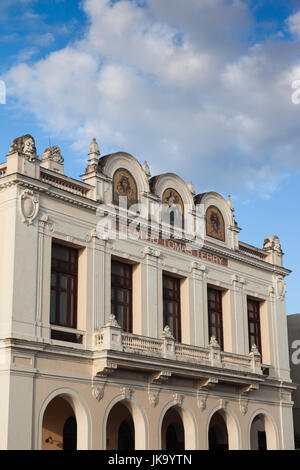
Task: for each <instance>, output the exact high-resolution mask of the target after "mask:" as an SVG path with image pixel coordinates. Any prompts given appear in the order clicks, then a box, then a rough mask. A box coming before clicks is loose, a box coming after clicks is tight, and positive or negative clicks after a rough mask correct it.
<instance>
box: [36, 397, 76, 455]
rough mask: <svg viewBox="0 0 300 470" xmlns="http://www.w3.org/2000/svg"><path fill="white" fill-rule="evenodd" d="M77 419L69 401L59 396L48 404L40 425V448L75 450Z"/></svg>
mask: <svg viewBox="0 0 300 470" xmlns="http://www.w3.org/2000/svg"><path fill="white" fill-rule="evenodd" d="M76 449H77V421H76V417H75V414H74V410H73V408H72V406H71V405H70V403H68V402H67V400H65V399H64V398H62V397H61V396H58V397H55V398H54V399H53V400H51V401H50V403H49V404H48V406H47V408H46V410H45V413H44V416H43V425H42V450H76Z"/></svg>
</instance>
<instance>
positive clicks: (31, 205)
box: [19, 189, 39, 225]
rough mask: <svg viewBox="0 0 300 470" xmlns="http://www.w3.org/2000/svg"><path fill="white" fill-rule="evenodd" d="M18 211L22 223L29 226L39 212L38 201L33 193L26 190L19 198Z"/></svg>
mask: <svg viewBox="0 0 300 470" xmlns="http://www.w3.org/2000/svg"><path fill="white" fill-rule="evenodd" d="M19 209H20V214H21V217H22V221H23V222H24V223H26V224H27V225H31V224H32V223H33V221H34V219H35V218H36V216H37V215H38V212H39V199H38V197H37V196H36V195H35V194H34V193H33V191H30V190H29V189H26V190H25V191H24V192H23V193H22V194H21V195H20V196H19Z"/></svg>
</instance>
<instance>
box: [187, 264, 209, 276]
mask: <svg viewBox="0 0 300 470" xmlns="http://www.w3.org/2000/svg"><path fill="white" fill-rule="evenodd" d="M191 269H192V272H195V273H196V272H197V273H198V274H200V275H202V276H204V275H205V274H206V273H207V267H206V266H204V265H203V264H200V263H198V262H197V261H192V263H191Z"/></svg>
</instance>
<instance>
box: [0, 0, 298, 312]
mask: <svg viewBox="0 0 300 470" xmlns="http://www.w3.org/2000/svg"><path fill="white" fill-rule="evenodd" d="M0 57H1V61H0V79H1V78H2V79H3V80H5V82H6V84H7V89H8V93H7V103H6V105H0V137H1V138H0V153H1V157H0V161H4V159H5V155H6V153H7V151H8V148H9V146H10V143H11V141H12V140H13V139H14V138H15V137H17V136H20V135H24V134H26V133H30V134H32V135H33V136H34V137H35V139H36V143H37V148H38V152H39V153H40V154H41V153H42V152H43V151H44V149H45V148H46V147H48V146H49V142H51V144H52V145H54V144H56V145H59V146H60V147H61V150H62V153H63V155H64V157H65V169H66V173H67V174H69V175H70V176H73V177H78V176H79V175H80V174H82V173H83V172H84V168H85V165H86V158H87V155H86V154H87V150H88V146H89V142H90V141H91V139H92V137H94V136H96V137H97V139H98V141H99V144H100V147H101V152H102V154H105V153H108V152H112V151H118V150H125V151H128V152H130V153H132V154H133V155H134V156H136V157H137V158H138V159H139V160H140V161H141V162H143V161H144V160H145V159H146V160H147V161H148V163H149V165H150V168H151V170H152V174H158V173H161V172H164V171H169V170H171V171H174V172H176V173H178V174H179V175H181V176H182V177H183V178H184V179H185V180H186V181H188V180H189V179H192V181H193V184H194V186H195V188H196V190H197V192H199V193H200V192H204V191H207V190H215V191H218V192H220V193H221V194H223V195H224V196H225V197H227V195H228V194H231V195H232V198H233V201H234V204H235V209H236V219H237V221H238V223H239V225H240V226H241V227H242V228H243V230H242V232H241V234H240V239H241V240H243V241H245V242H247V243H250V244H254V245H256V246H259V247H261V246H262V244H263V240H264V238H265V237H266V236H269V235H275V234H277V235H278V236H279V237H280V240H281V243H282V247H283V250H284V252H285V253H286V255H285V265H286V266H287V267H288V268H290V269H292V270H293V274H292V275H291V276H290V277H289V278H288V279H287V288H288V293H287V311H288V313H289V314H292V313H296V312H300V305H299V300H298V289H299V286H300V275H299V270H300V253H299V249H298V240H299V236H300V222H299V219H298V212H299V209H298V206H299V199H300V198H299V193H298V188H299V182H300V159H299V148H300V132H299V130H300V105H295V104H293V103H292V102H291V94H292V88H291V85H292V82H293V81H294V80H297V79H300V0H293V1H292V0H291V1H288V0H286V1H283V0H264V1H262V0H261V1H260V0H259V1H252V0H245V1H238V0H235V1H233V0H149V1H148V2H147V1H143V2H141V1H140V2H137V1H133V0H132V1H125V0H119V1H115V2H113V1H111V2H110V1H108V0H82V1H80V2H79V1H75V0H40V1H37V0H1V1H0Z"/></svg>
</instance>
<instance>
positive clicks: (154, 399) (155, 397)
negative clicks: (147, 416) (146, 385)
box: [148, 390, 159, 408]
mask: <svg viewBox="0 0 300 470" xmlns="http://www.w3.org/2000/svg"><path fill="white" fill-rule="evenodd" d="M148 397H149V402H150V405H151V406H152V407H153V408H155V407H156V406H157V405H158V403H159V390H157V391H151V390H149V392H148Z"/></svg>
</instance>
